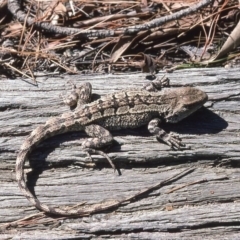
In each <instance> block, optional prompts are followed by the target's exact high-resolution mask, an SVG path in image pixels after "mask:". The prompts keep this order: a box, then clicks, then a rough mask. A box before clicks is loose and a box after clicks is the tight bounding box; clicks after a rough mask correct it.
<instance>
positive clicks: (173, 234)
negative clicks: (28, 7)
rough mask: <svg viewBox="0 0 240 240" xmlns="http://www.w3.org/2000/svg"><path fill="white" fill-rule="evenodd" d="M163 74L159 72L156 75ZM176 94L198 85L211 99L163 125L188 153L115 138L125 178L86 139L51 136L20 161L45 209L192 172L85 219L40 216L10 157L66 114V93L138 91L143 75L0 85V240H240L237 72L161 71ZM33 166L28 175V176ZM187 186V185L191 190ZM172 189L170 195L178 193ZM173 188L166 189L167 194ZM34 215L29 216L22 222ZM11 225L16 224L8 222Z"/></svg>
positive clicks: (144, 135)
mask: <svg viewBox="0 0 240 240" xmlns="http://www.w3.org/2000/svg"><path fill="white" fill-rule="evenodd" d="M159 75H160V76H162V75H163V73H162V72H160V73H159ZM167 76H168V77H169V78H170V80H171V84H172V86H173V87H178V86H182V85H189V86H196V87H198V88H200V89H202V90H204V91H205V92H206V93H207V94H208V95H209V101H208V102H207V103H206V104H205V107H204V108H202V109H200V110H199V111H197V112H196V113H195V114H193V115H192V116H190V117H189V118H188V119H185V120H183V121H182V122H180V123H178V124H175V125H170V124H165V125H164V127H165V129H167V130H168V131H173V132H175V133H178V134H179V135H180V136H181V138H182V140H183V142H184V143H186V144H187V146H188V147H191V149H186V150H184V151H173V150H171V149H169V147H168V146H166V145H164V144H162V143H159V142H158V141H157V140H156V139H155V137H153V136H151V135H150V134H149V133H148V132H147V130H146V128H140V129H137V130H125V131H118V132H117V131H116V132H113V135H114V139H115V140H116V142H115V143H114V146H113V147H111V148H110V149H108V150H107V151H108V154H109V156H110V157H111V158H112V160H113V161H114V162H115V164H116V166H117V167H118V168H119V169H120V172H121V174H122V175H120V176H119V175H118V174H117V173H113V170H112V169H111V168H110V166H109V165H108V163H106V160H105V159H103V158H102V157H101V156H94V161H95V163H96V168H95V169H92V168H88V167H84V166H85V165H89V164H92V162H91V161H90V160H89V159H88V158H87V157H86V155H85V154H84V152H83V151H82V150H81V142H82V140H83V139H84V138H85V137H86V135H85V134H84V133H70V134H64V135H61V136H56V137H53V138H51V139H49V140H47V141H45V142H44V143H43V144H41V145H40V146H39V147H38V148H37V149H36V150H35V151H33V153H32V154H31V155H30V166H31V167H30V166H29V163H26V168H25V169H26V172H27V173H28V174H27V180H28V182H29V186H30V188H31V189H32V190H33V191H34V192H35V194H36V195H37V196H38V198H39V199H40V200H41V201H42V202H44V203H46V204H48V205H67V206H69V205H71V206H73V205H75V204H79V203H84V202H86V203H88V204H94V203H98V202H99V201H104V200H109V199H121V198H123V197H126V196H130V195H132V194H134V193H136V192H138V191H139V190H141V189H144V188H147V187H150V186H151V185H155V184H157V183H158V182H160V181H163V180H164V179H167V178H169V177H170V176H172V175H174V174H176V173H178V172H181V171H183V170H185V169H187V168H189V167H192V168H194V171H193V172H191V173H190V174H188V175H185V176H184V177H182V178H180V179H178V180H177V181H175V182H173V183H171V184H170V185H167V186H164V187H162V188H160V189H158V190H155V191H152V192H151V193H150V194H148V195H147V194H145V195H144V196H141V197H140V198H138V199H137V200H136V201H134V202H132V203H129V204H126V205H124V206H121V207H119V208H116V209H112V210H111V211H108V212H106V213H101V214H95V215H93V216H90V217H84V218H75V219H65V218H52V217H50V216H45V215H43V214H41V213H39V211H38V210H36V209H35V208H34V207H32V206H31V205H30V204H29V202H28V201H27V200H26V199H25V198H24V197H23V196H22V194H21V192H20V191H19V189H18V187H17V184H16V182H15V170H14V167H15V160H16V155H17V152H18V150H19V148H20V145H21V144H22V142H23V140H24V139H25V138H26V136H27V135H28V134H29V133H30V132H31V131H32V130H33V129H34V128H35V127H36V126H38V125H39V124H43V123H45V122H46V120H47V119H48V118H49V117H52V116H58V115H60V114H61V113H63V112H66V111H69V109H68V107H67V106H65V105H64V104H63V102H62V100H61V98H60V97H59V95H60V94H61V93H63V92H64V90H65V89H66V86H67V88H68V89H69V86H68V85H67V81H68V80H69V79H71V80H72V81H74V82H75V83H77V84H78V83H81V82H82V81H89V82H91V83H92V85H93V89H94V90H93V91H94V93H95V95H94V98H97V97H98V96H99V95H103V94H107V93H110V92H113V91H116V90H119V89H123V88H126V87H136V86H141V85H142V84H143V83H144V82H146V81H147V80H145V75H144V74H128V75H125V74H122V75H79V76H67V75H62V76H60V77H49V76H45V77H44V76H42V77H38V78H37V82H38V86H34V85H33V84H30V83H29V82H28V80H23V79H15V80H7V79H2V80H1V81H0V111H1V112H0V126H1V128H0V153H1V154H0V213H1V214H0V215H1V218H0V229H1V235H0V239H5V238H6V239H7V238H12V237H14V236H19V238H21V239H63V238H64V239H68V238H69V239H70V238H71V237H78V238H80V239H84V238H87V239H88V238H93V239H97V238H98V239H99V238H100V237H101V238H103V239H104V238H111V239H125V238H129V239H130V238H131V239H132V238H137V239H162V238H165V239H169V238H170V239H176V238H185V239H188V238H189V239H192V238H193V236H194V238H195V239H197V238H198V237H199V239H200V238H202V236H203V235H204V236H205V237H206V238H205V239H212V238H213V237H214V238H215V237H219V238H223V237H226V239H233V238H237V236H238V232H239V230H240V227H239V225H240V220H239V219H240V184H239V182H240V170H239V165H240V164H239V163H240V152H239V146H240V138H239V135H240V130H239V129H240V83H239V81H240V75H239V69H231V70H226V69H223V68H213V69H190V70H179V71H176V72H174V73H171V74H167ZM32 168H33V169H34V171H32ZM191 183H192V184H191ZM174 187H176V189H174ZM172 189H174V190H173V191H172V192H170V190H172ZM33 214H34V217H32V218H28V219H26V220H25V221H23V219H24V218H26V217H29V216H31V215H33ZM14 221H17V222H14Z"/></svg>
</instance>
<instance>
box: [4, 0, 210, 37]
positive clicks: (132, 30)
mask: <svg viewBox="0 0 240 240" xmlns="http://www.w3.org/2000/svg"><path fill="white" fill-rule="evenodd" d="M213 1H214V0H202V1H200V2H199V3H197V4H195V5H193V6H191V7H189V8H187V9H183V10H181V11H178V12H176V13H173V14H171V15H168V16H164V17H160V18H157V19H154V20H152V21H150V22H147V23H145V24H139V25H136V26H131V27H127V28H118V29H116V30H79V29H77V28H68V27H60V26H55V25H52V24H51V23H47V22H37V20H36V19H34V18H32V17H29V16H27V15H26V14H25V13H24V12H23V11H22V10H21V7H20V3H19V2H20V1H19V0H8V9H9V10H10V12H11V13H12V14H13V15H14V16H15V17H16V18H17V19H18V20H19V21H20V22H24V21H26V22H27V24H28V25H29V26H31V25H34V26H35V27H38V28H40V29H44V30H46V31H48V32H53V33H58V34H62V35H77V36H79V37H98V38H102V37H110V36H117V35H132V34H136V33H138V32H140V31H145V30H150V29H153V28H157V27H160V26H162V25H163V24H165V23H167V22H170V21H173V20H177V19H180V18H181V17H184V16H187V15H189V14H191V13H194V12H196V11H198V10H199V9H201V8H203V7H206V6H207V5H209V4H211V3H213Z"/></svg>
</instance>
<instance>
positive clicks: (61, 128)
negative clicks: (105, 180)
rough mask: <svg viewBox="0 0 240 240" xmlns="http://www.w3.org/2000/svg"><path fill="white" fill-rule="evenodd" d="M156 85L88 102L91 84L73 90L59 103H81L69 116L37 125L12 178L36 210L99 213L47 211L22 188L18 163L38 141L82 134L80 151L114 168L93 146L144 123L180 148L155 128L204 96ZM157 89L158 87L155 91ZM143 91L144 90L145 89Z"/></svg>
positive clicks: (21, 164)
mask: <svg viewBox="0 0 240 240" xmlns="http://www.w3.org/2000/svg"><path fill="white" fill-rule="evenodd" d="M160 85H161V82H160V81H159V80H155V81H153V82H151V83H149V84H148V85H146V86H145V87H144V88H142V89H127V90H122V91H119V92H116V93H113V94H109V95H106V96H103V97H102V98H100V99H99V100H96V101H94V102H92V103H87V102H89V101H90V99H91V85H90V84H89V83H86V84H83V85H82V86H80V87H79V88H76V87H74V92H73V93H72V95H71V96H70V97H68V98H64V102H65V103H67V104H68V105H70V106H73V105H76V102H80V103H81V104H84V105H82V106H80V107H78V108H77V109H76V110H75V111H74V112H70V113H65V114H63V115H62V116H60V117H56V118H51V119H50V120H48V121H47V122H46V123H45V125H42V126H39V127H37V128H36V129H35V130H33V132H32V133H31V134H30V135H29V136H28V137H27V139H26V140H25V141H24V143H23V145H22V146H21V149H20V152H19V154H18V156H17V161H16V179H17V182H18V186H19V188H20V189H21V191H22V192H23V194H24V196H25V197H26V198H27V199H28V200H29V201H30V202H31V203H32V204H33V205H34V206H35V207H36V208H38V209H39V210H42V211H44V212H46V213H51V214H55V215H62V216H76V215H79V216H84V215H85V214H89V213H93V212H97V211H101V210H105V209H106V208H104V207H101V205H100V206H98V207H96V208H95V209H93V210H91V212H89V210H85V209H83V210H73V209H72V210H62V209H59V208H52V207H48V206H47V205H44V204H42V203H40V202H39V200H38V199H37V198H35V197H34V196H33V195H32V193H31V192H30V191H29V189H28V188H27V185H26V183H25V179H24V171H23V168H24V162H25V160H26V159H27V156H28V154H29V153H30V152H31V151H32V150H33V149H34V148H35V147H36V145H37V144H39V142H41V141H43V140H45V139H47V138H49V137H52V136H55V135H57V134H62V133H65V132H70V131H85V132H86V133H87V134H88V135H89V136H90V137H92V138H90V139H86V140H85V141H84V142H83V144H82V147H83V149H84V150H85V151H87V152H89V153H98V154H101V155H103V156H105V157H106V158H107V159H108V161H109V162H110V164H111V165H112V167H113V168H114V165H113V163H112V162H111V159H109V157H108V156H107V155H106V154H105V153H103V152H102V151H100V150H96V149H98V148H101V147H104V146H106V145H109V144H111V142H112V140H113V137H112V135H111V133H110V132H109V130H113V129H114V130H121V129H125V128H137V127H140V126H142V125H147V124H148V129H149V131H150V132H151V133H152V134H153V135H155V136H156V137H157V138H158V139H161V140H162V141H164V142H165V143H166V144H168V145H169V146H171V147H172V148H175V149H178V148H180V147H181V146H184V144H182V143H181V139H180V138H179V137H178V136H176V135H174V134H172V133H170V134H168V133H166V132H165V131H164V130H163V129H161V128H160V127H159V126H158V125H159V123H160V122H161V121H166V122H170V123H177V122H179V121H180V120H182V119H183V118H185V117H187V116H189V115H190V114H191V113H193V112H195V111H196V110H197V109H199V108H200V107H202V106H203V104H204V103H205V102H206V101H207V98H208V97H207V95H206V94H205V93H204V92H203V91H201V90H199V89H196V88H192V87H182V88H176V89H165V90H164V91H158V89H159V88H160V87H159V86H160ZM157 88H158V89H157ZM146 89H147V90H146Z"/></svg>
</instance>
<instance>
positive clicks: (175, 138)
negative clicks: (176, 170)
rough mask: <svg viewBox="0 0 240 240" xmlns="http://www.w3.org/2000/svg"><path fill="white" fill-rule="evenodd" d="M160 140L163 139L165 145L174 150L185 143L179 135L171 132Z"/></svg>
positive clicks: (182, 146)
mask: <svg viewBox="0 0 240 240" xmlns="http://www.w3.org/2000/svg"><path fill="white" fill-rule="evenodd" d="M162 141H164V142H165V143H166V144H167V145H169V146H170V147H171V148H173V149H174V150H178V149H181V148H184V147H186V145H185V144H184V143H182V139H181V138H180V137H179V135H176V134H174V133H172V132H170V133H169V134H166V135H165V136H164V137H162Z"/></svg>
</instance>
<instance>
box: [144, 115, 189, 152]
mask: <svg viewBox="0 0 240 240" xmlns="http://www.w3.org/2000/svg"><path fill="white" fill-rule="evenodd" d="M160 123H161V120H160V119H159V118H154V119H152V120H151V121H150V122H149V123H148V131H149V132H150V133H151V134H153V135H154V136H156V138H157V139H158V140H160V141H163V142H165V143H166V144H167V145H169V146H170V147H171V148H173V149H180V148H181V147H184V146H185V144H184V143H182V141H181V138H180V137H179V136H178V135H175V134H173V133H167V132H166V131H165V130H163V129H162V128H160V127H159V124H160Z"/></svg>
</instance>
